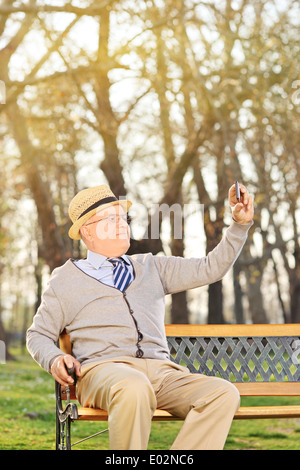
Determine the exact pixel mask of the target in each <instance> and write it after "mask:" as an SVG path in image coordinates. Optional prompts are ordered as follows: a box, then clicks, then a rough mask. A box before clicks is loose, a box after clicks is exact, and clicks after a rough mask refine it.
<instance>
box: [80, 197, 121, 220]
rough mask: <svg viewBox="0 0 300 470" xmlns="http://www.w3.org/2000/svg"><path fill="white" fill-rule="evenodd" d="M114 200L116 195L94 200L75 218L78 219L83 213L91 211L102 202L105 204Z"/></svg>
mask: <svg viewBox="0 0 300 470" xmlns="http://www.w3.org/2000/svg"><path fill="white" fill-rule="evenodd" d="M115 201H118V199H117V198H116V197H105V198H103V199H100V201H97V202H95V204H92V205H91V206H90V207H88V208H87V209H86V210H85V211H83V213H82V214H80V216H79V217H78V218H77V220H79V219H80V218H81V217H83V216H84V215H85V214H87V213H88V212H90V211H92V210H93V209H96V208H97V207H100V206H102V205H103V204H107V203H109V202H115Z"/></svg>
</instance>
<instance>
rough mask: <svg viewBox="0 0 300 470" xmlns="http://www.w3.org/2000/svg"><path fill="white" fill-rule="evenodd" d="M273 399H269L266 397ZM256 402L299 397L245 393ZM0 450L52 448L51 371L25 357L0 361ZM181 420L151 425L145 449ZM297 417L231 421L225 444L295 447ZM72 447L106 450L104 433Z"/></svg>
mask: <svg viewBox="0 0 300 470" xmlns="http://www.w3.org/2000/svg"><path fill="white" fill-rule="evenodd" d="M271 400H272V401H271ZM250 403H251V404H252V403H255V404H257V405H259V404H264V403H265V404H272V403H274V404H275V403H287V404H288V403H293V404H300V398H299V399H298V398H288V397H284V398H275V399H273V398H272V399H270V398H269V399H266V398H251V399H250V398H247V399H243V404H244V405H249V404H250ZM0 404H1V405H0V406H1V415H0V416H1V417H0V450H18V449H20V450H25V449H45V450H54V449H55V411H54V410H55V395H54V382H53V379H52V377H51V376H50V375H48V374H47V373H46V372H44V371H43V370H42V369H40V368H39V366H37V365H36V364H35V363H34V362H33V361H32V359H31V358H30V357H29V356H22V357H18V359H17V360H15V361H12V362H8V363H6V364H0ZM181 425H182V423H181V422H172V423H170V422H168V423H164V422H156V423H153V425H152V432H151V437H150V442H149V449H151V450H153V449H157V450H166V449H169V448H170V446H171V444H172V442H173V440H174V439H175V436H176V434H177V433H178V431H179V429H180V427H181ZM105 427H106V423H88V422H87V423H84V422H80V423H79V422H77V423H74V424H73V426H72V430H73V431H72V437H73V439H72V440H73V441H74V440H76V441H77V440H79V439H82V438H84V437H85V436H87V435H89V434H92V433H96V432H98V431H99V430H101V429H104V428H105ZM299 448H300V419H281V420H247V421H234V423H233V425H232V428H231V431H230V434H229V436H228V439H227V442H226V447H225V449H228V450H237V449H239V450H242V449H253V450H298V449H299ZM74 449H103V450H107V449H108V433H105V434H103V435H100V436H98V437H96V438H94V439H92V440H90V441H87V442H85V443H82V444H80V445H79V446H77V447H75V448H74Z"/></svg>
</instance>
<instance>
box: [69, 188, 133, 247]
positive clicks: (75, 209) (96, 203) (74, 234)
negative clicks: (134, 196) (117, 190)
mask: <svg viewBox="0 0 300 470" xmlns="http://www.w3.org/2000/svg"><path fill="white" fill-rule="evenodd" d="M116 204H120V205H121V206H122V207H123V209H124V210H125V211H126V212H127V211H128V209H129V207H130V206H131V202H130V201H127V200H125V199H123V200H122V199H117V198H116V196H115V195H114V193H113V192H112V191H111V190H110V189H109V187H108V186H106V184H101V185H100V186H95V187H93V188H87V189H83V190H82V191H80V192H79V193H78V194H76V196H75V197H74V198H73V199H72V201H71V203H70V206H69V216H70V219H71V220H72V222H73V225H72V227H71V228H70V230H69V237H70V238H73V240H80V239H81V237H80V233H79V229H80V227H82V225H83V224H84V223H85V222H86V221H87V220H88V219H89V218H90V217H92V215H94V214H96V212H97V210H98V209H99V208H100V207H101V209H102V208H103V209H105V207H108V206H114V205H116Z"/></svg>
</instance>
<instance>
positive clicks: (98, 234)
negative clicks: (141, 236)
mask: <svg viewBox="0 0 300 470" xmlns="http://www.w3.org/2000/svg"><path fill="white" fill-rule="evenodd" d="M80 233H81V236H82V239H83V241H84V243H85V244H86V247H87V249H88V250H90V251H93V252H94V253H99V254H101V255H104V256H107V257H108V258H110V257H118V256H121V255H123V254H125V253H126V252H127V250H128V249H129V246H130V229H129V225H128V224H127V213H126V212H125V211H124V209H123V208H122V207H121V206H120V205H119V204H116V205H113V206H108V207H106V208H104V209H103V208H100V209H99V210H98V211H97V212H96V214H94V215H93V216H92V217H90V219H89V220H87V221H86V223H85V224H84V225H83V226H82V227H81V228H80Z"/></svg>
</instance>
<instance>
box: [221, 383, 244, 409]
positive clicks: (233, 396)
mask: <svg viewBox="0 0 300 470" xmlns="http://www.w3.org/2000/svg"><path fill="white" fill-rule="evenodd" d="M222 382H223V393H224V394H225V396H226V400H227V401H228V403H229V404H231V405H232V406H233V407H235V408H236V410H237V409H238V408H239V406H240V393H239V391H238V389H237V388H236V387H235V385H233V384H232V383H231V382H228V381H227V380H223V381H222Z"/></svg>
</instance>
